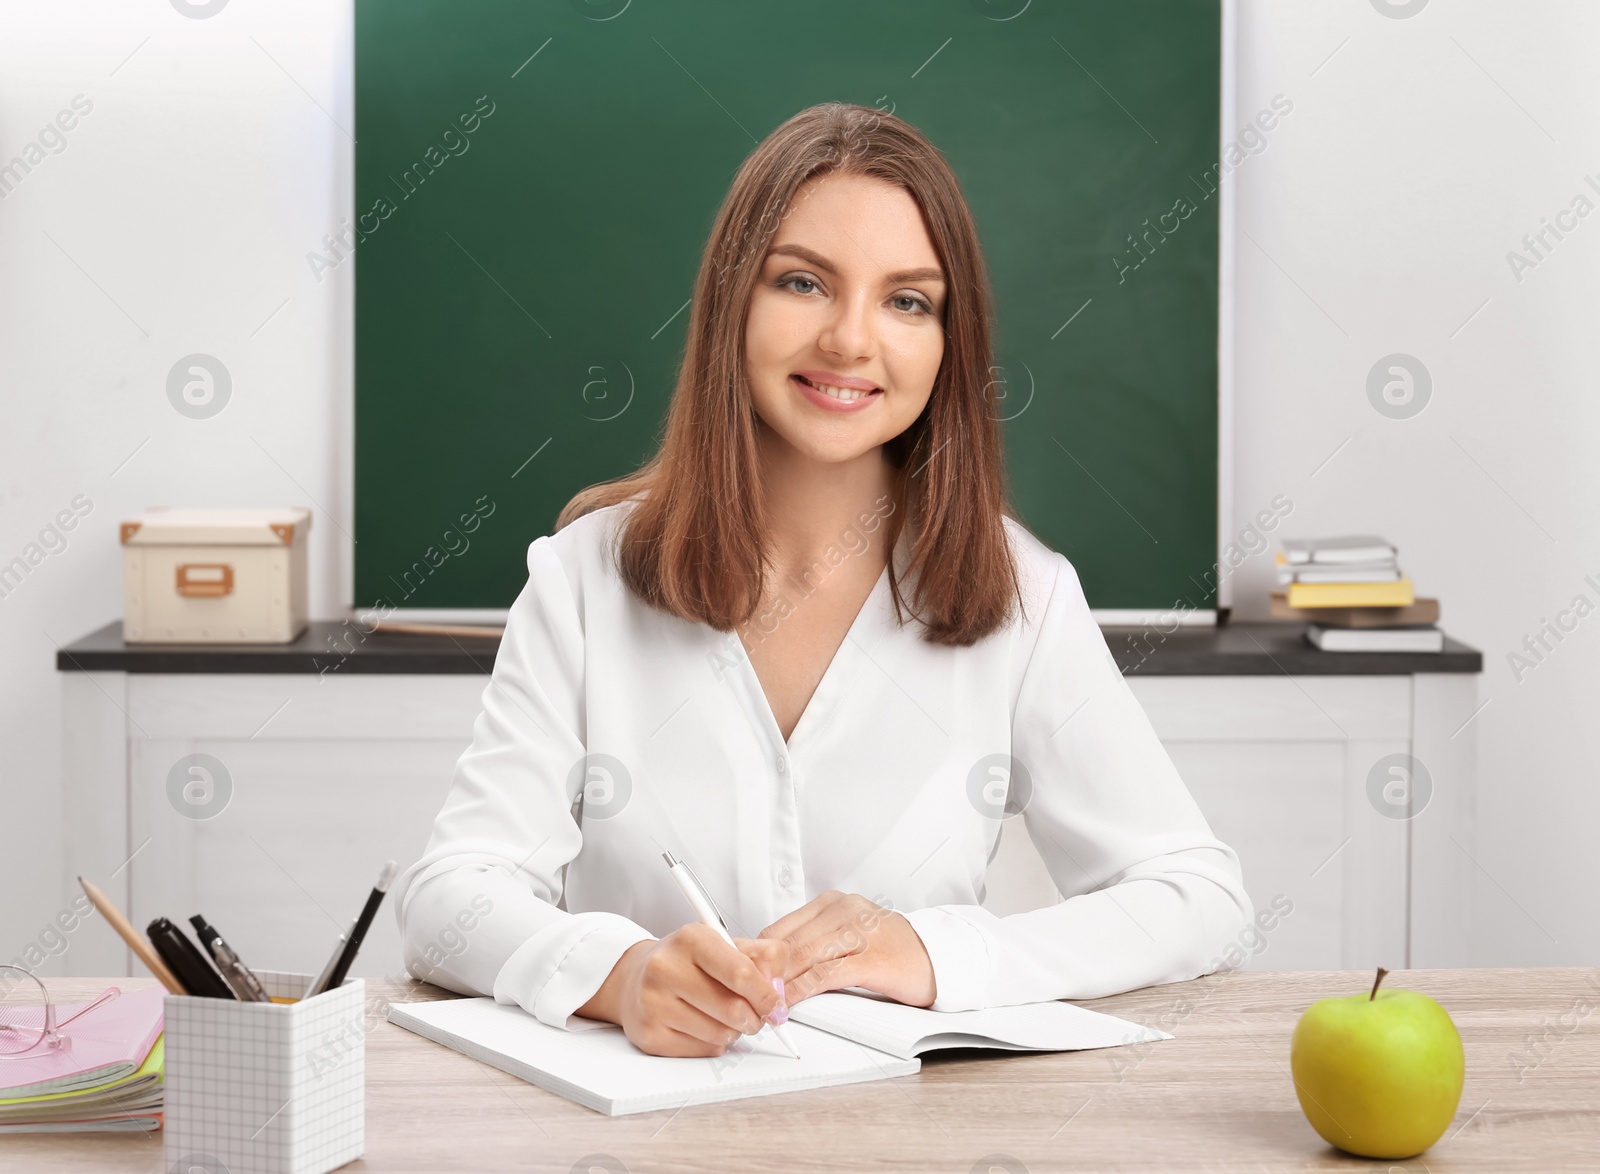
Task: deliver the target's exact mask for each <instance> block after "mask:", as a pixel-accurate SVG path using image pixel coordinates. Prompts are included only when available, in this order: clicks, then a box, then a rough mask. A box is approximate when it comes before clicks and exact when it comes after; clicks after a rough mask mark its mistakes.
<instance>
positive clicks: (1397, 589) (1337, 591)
mask: <svg viewBox="0 0 1600 1174" xmlns="http://www.w3.org/2000/svg"><path fill="white" fill-rule="evenodd" d="M1287 594H1288V600H1289V606H1290V607H1410V606H1411V605H1412V604H1413V603H1415V602H1416V599H1417V595H1416V588H1415V586H1414V585H1413V584H1412V582H1411V580H1410V579H1397V580H1395V581H1394V582H1392V583H1290V584H1289V590H1288V593H1287Z"/></svg>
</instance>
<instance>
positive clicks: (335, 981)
mask: <svg viewBox="0 0 1600 1174" xmlns="http://www.w3.org/2000/svg"><path fill="white" fill-rule="evenodd" d="M394 873H395V864H394V861H393V860H391V861H389V862H388V863H387V864H385V865H384V866H383V872H382V873H381V874H380V875H379V876H378V883H377V884H376V885H374V886H373V889H372V892H371V893H369V894H368V895H367V903H366V905H364V906H363V907H362V909H361V916H360V917H357V918H356V923H355V925H354V926H352V927H351V929H350V932H349V934H348V935H345V936H344V940H343V941H342V942H341V943H340V945H339V947H338V948H337V949H336V950H335V952H334V956H333V964H332V966H331V968H329V969H328V971H327V974H326V977H324V978H323V979H322V981H320V982H314V983H312V984H311V989H310V990H308V991H306V997H307V998H310V997H311V996H312V995H320V994H321V993H322V992H323V991H331V990H333V989H334V988H335V987H337V986H338V985H339V984H340V983H342V982H344V979H345V975H347V974H348V973H350V966H351V963H353V962H354V961H355V960H356V951H357V950H359V949H361V940H362V939H363V938H365V937H366V936H367V930H368V929H370V928H371V926H372V919H373V918H375V917H376V916H377V915H378V906H379V905H381V904H383V895H384V894H385V893H387V892H388V891H389V882H390V881H392V880H394Z"/></svg>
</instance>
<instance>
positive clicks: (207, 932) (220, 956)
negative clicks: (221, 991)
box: [189, 913, 272, 1003]
mask: <svg viewBox="0 0 1600 1174" xmlns="http://www.w3.org/2000/svg"><path fill="white" fill-rule="evenodd" d="M189 924H190V925H192V926H194V932H195V936H196V937H198V938H199V939H200V944H201V945H202V946H204V947H205V948H206V953H208V954H210V955H211V957H212V958H213V959H215V961H216V963H217V969H218V970H220V971H222V977H223V978H224V979H226V980H227V982H228V985H229V986H231V987H232V988H233V993H234V994H236V995H238V996H239V998H240V999H241V1000H243V1001H244V1002H246V1003H270V1002H272V999H271V997H270V996H268V994H267V989H266V988H265V987H264V986H262V985H261V980H260V979H258V978H257V977H256V976H255V974H254V973H253V972H252V971H251V970H250V968H249V967H248V966H246V965H245V964H244V963H243V962H242V961H241V960H240V958H239V955H238V954H236V953H235V952H234V950H233V947H232V946H230V945H228V943H227V942H225V941H223V939H222V935H221V934H219V933H218V932H217V931H216V930H215V929H213V928H212V927H211V925H210V924H208V923H207V921H206V919H205V918H204V917H201V916H200V915H199V914H198V913H196V914H195V915H194V916H193V917H191V918H189Z"/></svg>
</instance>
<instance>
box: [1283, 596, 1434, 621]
mask: <svg viewBox="0 0 1600 1174" xmlns="http://www.w3.org/2000/svg"><path fill="white" fill-rule="evenodd" d="M1439 614H1440V612H1439V601H1438V600H1437V599H1423V598H1418V599H1417V600H1416V601H1415V602H1413V603H1411V604H1409V605H1408V606H1406V607H1290V606H1289V595H1288V592H1286V591H1274V592H1273V593H1272V611H1271V613H1270V618H1272V619H1274V620H1306V621H1309V622H1311V623H1314V624H1321V625H1322V626H1323V627H1324V628H1402V627H1415V626H1416V625H1418V624H1437V623H1438V622H1439Z"/></svg>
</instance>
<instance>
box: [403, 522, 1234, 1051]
mask: <svg viewBox="0 0 1600 1174" xmlns="http://www.w3.org/2000/svg"><path fill="white" fill-rule="evenodd" d="M629 508H632V507H631V503H627V502H624V503H622V504H621V505H615V506H611V507H609V508H606V509H602V510H597V511H595V512H593V513H590V514H588V515H585V516H584V517H582V518H580V519H578V520H577V521H575V522H573V523H571V524H570V525H568V526H567V527H566V528H565V529H563V530H561V531H560V532H559V533H556V534H554V535H550V536H546V537H542V538H539V539H538V540H536V541H535V542H534V543H533V544H532V545H531V546H530V547H529V548H528V582H527V585H526V586H525V587H524V588H523V590H522V592H521V594H519V595H518V597H517V600H516V602H515V603H514V604H513V605H512V608H511V612H510V616H509V618H508V621H507V624H506V632H505V637H504V639H503V640H502V642H501V645H500V652H499V656H498V659H497V660H496V661H495V665H494V672H493V675H492V677H491V679H490V682H489V684H488V686H487V687H486V688H485V690H484V693H483V712H482V713H481V714H480V715H479V717H478V719H477V722H476V724H475V726H474V729H473V738H472V744H471V746H470V747H469V748H468V749H467V751H466V752H465V753H464V754H463V755H462V756H461V759H460V761H459V762H458V763H457V764H456V768H455V775H454V778H453V780H452V781H451V785H450V791H449V794H448V796H447V798H446V800H445V804H444V808H443V810H442V811H440V813H439V816H438V819H437V821H436V822H435V824H434V829H433V835H432V838H431V839H430V841H429V843H428V848H427V851H426V852H425V853H424V855H423V857H422V859H421V860H419V861H418V862H417V863H416V864H414V865H412V866H411V868H410V869H408V870H407V871H406V872H405V873H404V874H403V875H402V876H401V878H400V879H399V881H398V882H397V883H396V897H397V899H396V900H395V902H394V906H395V909H396V912H397V916H398V917H399V920H400V926H401V936H402V938H403V940H404V944H405V957H406V964H407V967H408V968H409V969H410V971H411V973H412V975H413V976H415V977H417V978H421V979H426V980H428V981H431V982H435V983H438V984H439V985H441V986H444V987H448V988H450V989H452V990H456V991H460V992H463V993H468V994H488V995H493V996H494V997H495V998H496V999H497V1000H499V1001H500V1002H502V1003H515V1004H517V1005H519V1006H521V1007H523V1008H524V1009H525V1010H527V1011H528V1012H530V1013H531V1014H533V1015H534V1016H536V1017H537V1018H538V1019H540V1020H541V1021H543V1022H545V1023H548V1024H551V1025H552V1026H557V1027H563V1028H565V1027H569V1026H570V1025H569V1024H568V1016H569V1015H571V1014H572V1013H573V1012H574V1011H575V1010H576V1009H577V1008H578V1007H581V1006H582V1005H583V1004H584V1003H586V1002H587V1001H588V1000H589V998H590V997H591V996H592V995H593V994H594V993H595V991H596V990H598V989H599V987H600V984H601V982H602V981H604V979H605V978H606V976H607V975H608V974H609V973H610V971H611V968H612V966H613V965H614V964H615V963H616V961H617V959H618V958H619V957H620V956H621V954H622V953H623V951H624V950H626V949H627V948H628V947H629V946H631V945H632V944H634V943H635V942H638V941H641V940H645V939H649V938H652V937H660V936H664V935H665V934H667V933H669V932H671V931H672V930H674V929H676V928H678V927H679V926H681V925H684V924H685V923H687V922H688V921H690V920H692V919H693V913H692V911H691V909H690V908H689V906H688V903H687V902H686V901H685V900H684V898H683V895H682V893H680V892H679V891H678V888H677V886H676V885H675V884H674V883H673V882H672V880H671V879H670V877H669V875H668V872H667V867H666V864H665V863H664V862H663V860H662V856H661V854H662V852H663V851H671V852H672V853H673V854H674V855H675V856H678V857H680V858H682V859H684V860H687V861H688V862H689V864H690V865H691V866H692V867H693V869H694V871H695V872H696V874H698V876H699V878H700V880H701V882H702V883H703V884H704V885H705V886H706V888H707V889H709V891H710V893H711V895H712V897H713V898H714V900H715V901H716V903H717V905H718V906H719V907H720V909H721V911H722V914H723V916H724V918H725V919H726V920H727V922H728V925H729V928H730V930H731V932H732V933H733V934H734V935H735V936H741V937H755V936H756V934H757V933H758V932H759V931H760V930H761V929H763V928H764V927H766V926H768V925H770V924H771V923H772V922H774V921H776V920H777V919H778V918H779V917H781V916H783V915H784V914H786V913H788V912H790V911H791V910H794V909H796V908H798V907H799V906H801V905H803V904H804V903H805V902H807V901H809V900H810V899H812V898H813V897H816V896H817V895H818V894H820V893H822V892H824V891H826V890H829V889H838V890H841V891H843V892H847V893H850V892H854V893H860V894H863V895H864V896H867V897H869V898H871V899H872V900H874V901H876V902H878V903H879V904H880V905H884V906H887V907H889V908H892V909H895V910H897V911H899V912H901V913H903V914H904V915H905V916H906V918H907V919H908V920H909V921H910V923H911V925H912V927H913V928H914V929H915V930H916V932H917V934H918V935H919V936H920V938H921V939H922V942H923V944H924V945H925V946H926V947H927V951H928V956H929V958H930V959H931V961H932V963H933V971H934V978H935V982H936V985H937V1001H936V1002H935V1003H934V1004H933V1009H934V1010H936V1011H960V1010H968V1009H971V1008H979V1007H985V1006H1003V1005H1008V1004H1015V1003H1025V1002H1032V1001H1035V1000H1045V999H1061V998H1072V999H1092V998H1097V997H1099V996H1102V995H1109V994H1114V993H1117V992H1120V991H1125V990H1130V989H1132V988H1135V987H1140V986H1146V985H1149V984H1152V983H1165V982H1176V981H1180V980H1184V979H1190V978H1196V977H1198V976H1200V975H1202V974H1206V973H1209V972H1210V971H1211V970H1213V969H1215V968H1216V967H1217V966H1218V965H1219V956H1220V955H1221V953H1222V952H1223V950H1224V949H1225V947H1226V945H1227V943H1228V942H1229V941H1230V940H1232V939H1233V938H1235V937H1236V936H1237V935H1238V933H1239V932H1240V930H1241V929H1242V928H1243V927H1244V925H1245V924H1246V923H1247V922H1248V920H1249V917H1250V906H1249V901H1248V899H1247V898H1246V896H1245V892H1244V888H1243V885H1242V882H1241V878H1240V871H1239V862H1238V858H1237V856H1236V855H1235V854H1234V852H1233V850H1232V849H1230V848H1229V847H1227V846H1226V845H1225V844H1223V843H1221V842H1220V841H1219V840H1217V839H1216V838H1215V837H1214V836H1213V835H1212V833H1211V829H1210V827H1209V826H1208V825H1207V824H1206V821H1205V819H1204V817H1203V816H1202V815H1201V813H1200V811H1199V809H1198V808H1197V807H1196V806H1195V803H1194V800H1193V799H1192V798H1191V797H1190V795H1189V792H1188V790H1187V788H1185V786H1184V784H1183V781H1182V780H1181V779H1180V778H1179V777H1178V773H1177V771H1176V769H1174V767H1173V765H1172V761H1171V759H1170V758H1169V757H1168V756H1167V753H1166V751H1165V749H1164V748H1163V747H1162V745H1161V743H1160V742H1159V741H1158V740H1157V738H1156V735H1155V732H1154V730H1153V729H1152V728H1151V726H1150V722H1149V719H1148V718H1147V717H1146V716H1145V714H1144V711H1143V710H1142V709H1140V707H1139V704H1138V702H1137V701H1136V700H1135V699H1134V697H1133V694H1132V692H1131V690H1130V689H1129V688H1128V684H1127V682H1126V681H1124V680H1123V678H1122V675H1121V673H1120V672H1119V671H1118V669H1117V667H1116V664H1115V662H1114V661H1113V659H1112V657H1111V653H1110V651H1109V649H1108V648H1107V647H1106V642H1105V638H1104V637H1103V636H1102V635H1101V632H1100V629H1099V627H1098V626H1097V625H1096V624H1095V622H1094V619H1093V618H1092V617H1091V615H1090V613H1089V607H1088V603H1087V602H1086V601H1085V599H1084V595H1083V589H1082V587H1081V586H1080V585H1079V582H1078V576H1077V572H1076V571H1074V570H1073V567H1072V564H1071V563H1069V562H1068V561H1067V559H1066V558H1065V557H1064V556H1063V555H1061V554H1058V553H1055V552H1053V551H1051V550H1050V549H1049V548H1047V547H1046V546H1044V545H1043V544H1042V543H1040V542H1039V541H1038V540H1037V539H1036V538H1034V537H1033V536H1032V535H1031V534H1030V533H1029V532H1028V531H1027V530H1026V529H1024V528H1023V527H1022V526H1021V525H1019V524H1018V523H1016V522H1015V521H1013V520H1012V519H1010V518H1007V519H1006V520H1005V526H1006V532H1007V534H1008V536H1009V539H1010V542H1011V546H1012V550H1013V553H1014V554H1015V556H1016V561H1017V564H1018V570H1019V572H1020V575H1021V580H1022V588H1023V590H1022V597H1023V599H1024V601H1025V604H1024V608H1025V618H1024V616H1023V615H1014V617H1013V619H1012V621H1011V623H1010V624H1008V625H1007V626H1006V627H1005V628H1003V629H1001V630H999V631H997V632H995V633H993V634H991V635H990V636H988V637H986V638H985V639H983V640H981V641H979V642H978V643H976V644H974V645H972V646H970V647H966V648H956V647H948V646H939V645H934V644H929V643H927V642H926V641H924V640H923V639H922V638H921V636H920V634H919V633H920V630H921V624H920V623H919V622H918V621H916V620H913V619H909V617H908V623H907V625H906V626H905V627H903V628H901V627H897V626H896V623H895V616H894V605H893V601H892V598H891V595H890V591H889V578H888V571H887V569H885V571H884V573H883V575H882V576H880V578H879V580H878V582H877V584H876V586H874V588H873V590H872V593H871V595H870V596H869V597H868V599H867V601H866V604H865V605H864V606H863V607H862V609H861V612H860V613H859V614H858V615H857V617H856V619H855V621H854V623H853V624H852V626H851V628H850V630H849V633H848V634H847V635H846V637H845V639H844V641H843V643H842V644H841V645H840V647H839V650H838V652H837V653H836V654H835V656H834V658H833V661H832V662H831V663H830V664H829V666H828V668H827V671H826V672H825V673H824V674H823V677H822V680H821V683H820V684H819V685H818V686H817V689H816V692H815V694H814V695H813V696H812V698H811V700H810V703H809V704H808V705H807V706H806V709H805V711H804V713H803V714H802V715H801V717H800V721H799V724H798V725H797V726H796V727H795V729H794V732H793V734H792V736H791V737H790V738H789V740H788V742H787V744H786V743H785V742H784V739H783V736H782V734H781V733H780V732H779V729H778V724H777V721H776V720H775V719H774V717H773V714H772V710H771V708H770V707H769V705H768V704H767V700H766V695H765V693H764V692H763V691H762V688H761V684H760V681H759V680H758V678H757V677H756V674H755V670H754V669H753V668H752V666H751V664H750V662H749V659H748V657H747V656H746V654H745V651H744V645H743V644H742V643H741V641H740V639H739V636H738V635H737V633H733V632H728V633H723V632H718V631H716V630H715V629H713V628H712V627H710V626H709V625H708V624H704V623H693V622H689V621H685V620H682V619H679V618H677V617H674V616H670V615H667V614H666V613H664V612H660V611H657V610H655V609H653V608H651V607H649V606H648V605H646V604H644V603H643V602H641V601H640V600H638V599H637V598H635V597H634V596H633V595H632V593H631V592H629V590H628V589H627V587H626V586H625V585H624V584H623V582H622V580H621V578H620V576H619V574H618V572H617V570H616V568H615V564H614V561H613V557H612V555H611V553H610V545H609V544H610V540H611V537H612V535H613V532H614V527H615V524H616V522H617V521H618V520H620V518H621V517H622V516H623V514H622V512H621V511H623V510H625V509H629ZM869 518H871V519H873V523H872V524H873V525H876V515H863V521H864V523H865V522H866V520H867V519H869ZM907 546H908V539H907V536H906V535H902V540H901V544H900V549H899V550H898V551H897V552H896V558H897V560H900V561H898V562H897V564H896V565H897V567H898V566H903V565H904V561H903V560H904V554H905V551H906V549H907ZM835 555H837V557H834V556H835ZM846 557H850V555H848V554H846V553H845V552H844V551H842V550H841V551H836V552H830V560H829V561H830V563H831V564H832V565H837V563H838V562H840V561H842V560H843V558H846ZM906 586H907V584H905V583H904V582H902V591H903V592H904V591H905V588H906ZM791 602H798V599H796V598H792V599H791ZM1007 755H1010V756H1011V759H1010V762H1009V763H1008V760H1007V758H1006V756H1007ZM1011 764H1014V765H1013V766H1012V769H1011V770H1010V771H1009V772H1008V770H1007V767H1008V765H1011ZM1024 776H1026V778H1024ZM1008 791H1009V795H1008ZM1018 808H1020V811H1018ZM1019 815H1020V818H1022V819H1023V820H1024V821H1025V824H1026V827H1027V830H1028V833H1029V835H1030V837H1031V838H1032V840H1033V842H1034V844H1035V845H1037V847H1038V850H1039V853H1040V855H1041V856H1042V857H1043V860H1044V862H1045V864H1046V866H1047V867H1048V868H1049V871H1050V875H1051V876H1052V877H1053V878H1054V880H1055V883H1056V886H1057V888H1058V889H1059V890H1060V891H1061V893H1062V895H1063V898H1064V899H1063V900H1061V901H1060V902H1059V903H1057V904H1054V905H1049V906H1045V907H1043V908H1040V909H1034V910H1032V911H1029V912H1025V913H1017V914H1014V915H1012V916H1009V917H997V916H995V915H994V914H992V913H990V912H989V911H988V910H986V909H984V908H982V906H981V902H982V900H983V898H984V892H985V889H984V873H985V870H986V868H987V865H988V862H989V860H990V858H991V856H992V855H993V850H994V848H995V845H996V840H997V838H998V837H999V834H1000V829H1001V824H1002V820H1003V819H1006V818H1016V817H1017V816H1019ZM580 849H581V851H580Z"/></svg>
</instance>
